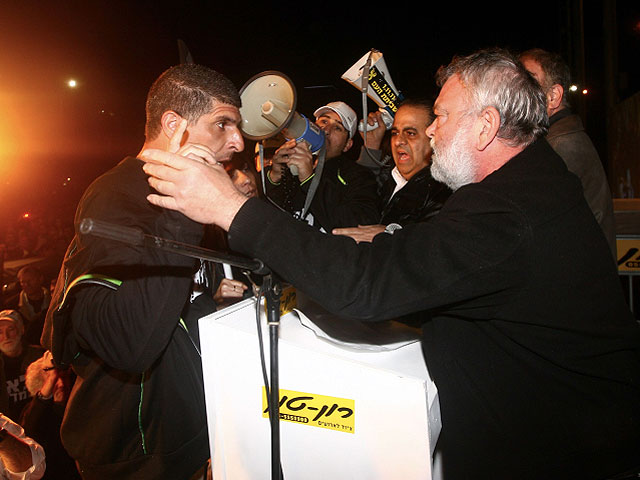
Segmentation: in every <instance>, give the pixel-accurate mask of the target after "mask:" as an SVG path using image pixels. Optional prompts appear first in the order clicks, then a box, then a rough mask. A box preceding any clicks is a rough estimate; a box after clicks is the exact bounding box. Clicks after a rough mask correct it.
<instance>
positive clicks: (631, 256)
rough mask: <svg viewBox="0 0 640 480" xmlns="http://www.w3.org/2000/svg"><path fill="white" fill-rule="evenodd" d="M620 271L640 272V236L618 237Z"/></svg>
mask: <svg viewBox="0 0 640 480" xmlns="http://www.w3.org/2000/svg"><path fill="white" fill-rule="evenodd" d="M616 248H617V250H618V272H640V238H632V237H629V238H620V237H618V238H617V239H616Z"/></svg>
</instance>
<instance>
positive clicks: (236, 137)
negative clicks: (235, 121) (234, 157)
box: [229, 128, 244, 152]
mask: <svg viewBox="0 0 640 480" xmlns="http://www.w3.org/2000/svg"><path fill="white" fill-rule="evenodd" d="M229 147H230V148H231V149H232V150H234V151H235V152H241V151H242V150H244V139H243V138H242V134H241V133H240V130H239V129H238V128H234V129H233V132H232V133H231V134H230V138H229Z"/></svg>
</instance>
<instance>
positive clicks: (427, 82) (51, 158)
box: [0, 0, 640, 234]
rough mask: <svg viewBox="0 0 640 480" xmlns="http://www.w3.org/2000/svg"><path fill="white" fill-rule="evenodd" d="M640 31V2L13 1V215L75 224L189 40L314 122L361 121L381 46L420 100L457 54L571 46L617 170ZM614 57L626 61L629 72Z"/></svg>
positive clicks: (5, 178) (8, 6)
mask: <svg viewBox="0 0 640 480" xmlns="http://www.w3.org/2000/svg"><path fill="white" fill-rule="evenodd" d="M611 11H613V12H614V15H613V16H612V17H611V16H608V15H607V13H606V12H611ZM639 22H640V2H637V1H626V2H617V4H616V2H603V1H592V2H585V3H584V4H583V3H582V2H579V1H576V0H566V1H538V2H529V3H524V2H521V3H518V2H492V3H491V4H490V5H488V4H487V5H483V6H462V5H461V4H460V3H459V2H439V4H436V3H435V2H413V3H406V2H405V3H399V2H387V3H371V2H369V3H366V2H359V3H358V4H357V6H356V4H355V3H350V2H322V3H302V2H300V3H295V2H291V3H286V2H281V3H278V4H277V6H275V4H267V3H263V4H261V5H260V6H250V5H249V4H248V3H245V2H238V1H237V2H224V3H223V2H213V1H181V2H178V1H176V2H171V3H169V2H157V1H120V0H117V1H108V2H107V1H103V2H100V1H93V2H91V1H85V2H71V1H58V2H45V1H42V2H36V1H11V0H9V1H4V2H2V4H0V187H1V188H0V221H2V222H11V221H13V220H14V219H15V218H17V217H19V216H20V215H22V214H23V213H24V212H27V211H29V212H32V213H34V214H38V213H40V214H47V215H51V214H52V212H53V214H56V215H65V216H69V215H72V212H73V208H74V207H75V204H76V202H77V200H78V197H79V195H80V193H81V192H82V191H83V190H84V188H86V186H87V185H88V183H89V182H90V181H91V180H93V179H94V178H95V177H96V176H98V175H99V174H101V173H102V172H104V171H105V170H107V169H108V168H110V167H111V166H113V165H114V164H115V163H117V162H118V161H119V160H120V159H121V158H122V157H123V156H125V155H127V154H136V153H137V152H138V151H139V149H140V147H141V145H142V143H143V140H144V137H143V127H144V100H145V96H146V92H147V90H148V88H149V86H150V84H151V83H152V81H153V80H154V79H155V78H156V77H157V76H158V75H159V74H160V73H161V72H162V71H163V70H165V69H166V68H168V67H169V66H171V65H173V64H176V63H179V62H180V57H179V51H178V39H181V40H183V41H184V42H185V44H186V45H187V46H188V49H189V51H190V52H191V55H192V56H193V58H194V60H195V62H196V63H202V64H205V65H208V66H210V67H213V68H214V69H217V70H219V71H220V72H222V73H224V74H226V75H227V76H228V77H229V78H231V80H232V81H233V82H234V83H235V84H236V85H237V86H238V88H240V87H241V86H242V85H243V84H244V83H245V82H246V81H247V80H248V79H249V78H250V77H252V76H253V75H255V74H256V73H259V72H261V71H264V70H279V71H281V72H283V73H285V74H286V75H287V76H288V77H289V78H291V80H292V81H293V83H294V84H295V86H296V89H297V92H298V108H297V110H298V111H300V112H301V113H304V114H307V115H310V114H311V113H312V112H313V110H314V109H315V108H316V107H318V106H320V105H322V104H324V103H326V102H328V101H331V100H336V99H341V100H344V101H347V103H350V104H351V105H352V106H353V108H354V109H355V110H356V111H358V112H361V110H362V106H361V103H362V102H361V96H360V93H359V92H358V91H357V90H356V89H355V88H354V87H353V86H351V85H349V84H348V83H347V82H345V81H344V80H342V79H341V78H340V77H341V75H342V74H343V73H344V72H345V71H346V70H347V69H348V68H349V67H350V66H351V65H353V64H354V63H355V62H356V61H357V60H358V59H359V58H360V57H361V56H362V55H364V54H365V53H366V52H368V51H369V50H370V49H371V48H376V49H378V50H380V51H381V52H382V53H383V54H384V59H385V61H386V64H387V67H388V70H389V73H390V75H391V78H392V80H393V82H394V83H395V85H396V87H397V88H398V89H399V90H400V91H401V92H402V93H403V94H404V95H405V96H414V95H428V96H435V95H436V94H437V90H436V86H435V84H434V80H433V77H434V73H435V71H436V70H437V68H438V67H439V66H440V65H442V64H446V63H448V62H449V61H450V60H451V57H452V56H453V55H455V54H466V53H470V52H472V51H474V50H477V49H479V48H483V47H491V46H500V47H505V48H509V49H512V50H516V51H521V50H524V49H528V48H532V47H542V48H545V49H548V50H555V51H558V52H560V53H562V54H563V55H564V56H565V58H566V59H567V61H568V62H569V63H570V65H571V66H572V70H573V73H574V74H575V76H576V79H577V80H581V81H582V82H581V85H583V84H584V86H586V88H588V89H589V94H588V95H586V96H581V98H576V102H575V103H576V106H577V107H578V109H579V110H580V112H581V113H582V114H583V117H584V118H585V120H586V123H587V129H588V132H589V134H590V135H591V136H592V137H593V138H594V141H595V143H596V146H597V148H598V150H599V151H600V155H601V157H602V158H603V162H604V163H605V164H606V161H607V159H606V156H607V152H606V135H605V120H606V112H607V98H606V95H605V93H606V88H607V86H611V85H612V82H613V83H614V84H615V85H613V87H614V91H615V95H616V99H615V101H620V100H623V99H624V98H626V97H628V96H630V95H632V94H633V93H635V92H637V91H638V90H639V89H640V84H639V80H638V65H637V63H638V62H637V60H638V51H639V50H638V47H639V46H640V23H639ZM608 38H614V39H615V42H614V43H613V44H611V43H610V42H608V41H606V40H607V39H608ZM606 59H609V60H611V59H613V60H615V62H614V65H615V72H614V75H613V76H611V75H610V74H608V73H607V68H606V61H605V60H606ZM69 78H74V79H76V80H77V81H78V83H79V85H78V87H77V88H75V89H70V88H68V87H67V86H66V84H65V82H66V80H67V79H69ZM576 95H577V96H579V95H578V94H576ZM609 103H610V101H609ZM373 108H376V106H375V104H373V103H372V102H370V103H369V109H373ZM359 116H361V113H360V115H359ZM0 225H2V224H0ZM1 233H2V232H1V231H0V234H1Z"/></svg>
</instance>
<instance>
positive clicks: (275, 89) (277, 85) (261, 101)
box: [240, 71, 325, 175]
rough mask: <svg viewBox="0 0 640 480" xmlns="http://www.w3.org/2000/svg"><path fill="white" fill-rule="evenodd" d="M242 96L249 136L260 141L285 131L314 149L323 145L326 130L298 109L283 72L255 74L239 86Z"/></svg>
mask: <svg viewBox="0 0 640 480" xmlns="http://www.w3.org/2000/svg"><path fill="white" fill-rule="evenodd" d="M240 99H241V101H242V107H241V108H240V115H241V116H242V123H241V127H240V128H241V130H242V134H243V135H244V136H245V137H246V138H248V139H250V140H256V141H260V140H264V139H267V138H270V137H273V136H274V135H277V134H278V133H280V132H282V135H283V136H284V137H285V138H286V139H288V140H290V139H292V138H295V139H296V141H298V142H299V141H302V140H304V141H305V142H307V143H308V144H309V149H310V150H311V153H316V152H318V151H319V150H320V149H321V148H322V146H323V145H324V142H325V136H324V132H323V131H322V130H320V128H319V127H318V126H317V125H316V124H315V123H313V122H310V121H309V120H308V119H307V117H305V116H304V115H301V114H299V113H298V112H296V100H297V97H296V90H295V87H294V86H293V83H292V82H291V80H289V78H288V77H287V76H286V75H284V74H283V73H280V72H276V71H266V72H262V73H259V74H257V75H255V76H254V77H252V78H251V79H249V81H247V83H245V84H244V86H243V87H242V88H241V89H240ZM290 168H291V173H292V174H294V175H297V174H298V172H297V171H294V170H296V168H295V166H294V165H291V167H290Z"/></svg>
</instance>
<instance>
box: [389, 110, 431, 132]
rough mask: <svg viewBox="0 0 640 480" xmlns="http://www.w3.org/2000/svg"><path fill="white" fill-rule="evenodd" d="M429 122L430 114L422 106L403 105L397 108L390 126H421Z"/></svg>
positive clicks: (397, 127)
mask: <svg viewBox="0 0 640 480" xmlns="http://www.w3.org/2000/svg"><path fill="white" fill-rule="evenodd" d="M429 123H431V122H430V115H429V113H428V112H427V111H426V110H425V109H424V108H420V107H415V106H413V105H405V106H404V107H400V108H398V111H397V112H396V114H395V116H394V119H393V126H392V128H395V129H400V128H412V127H413V128H422V127H423V126H425V125H428V124H429Z"/></svg>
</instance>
